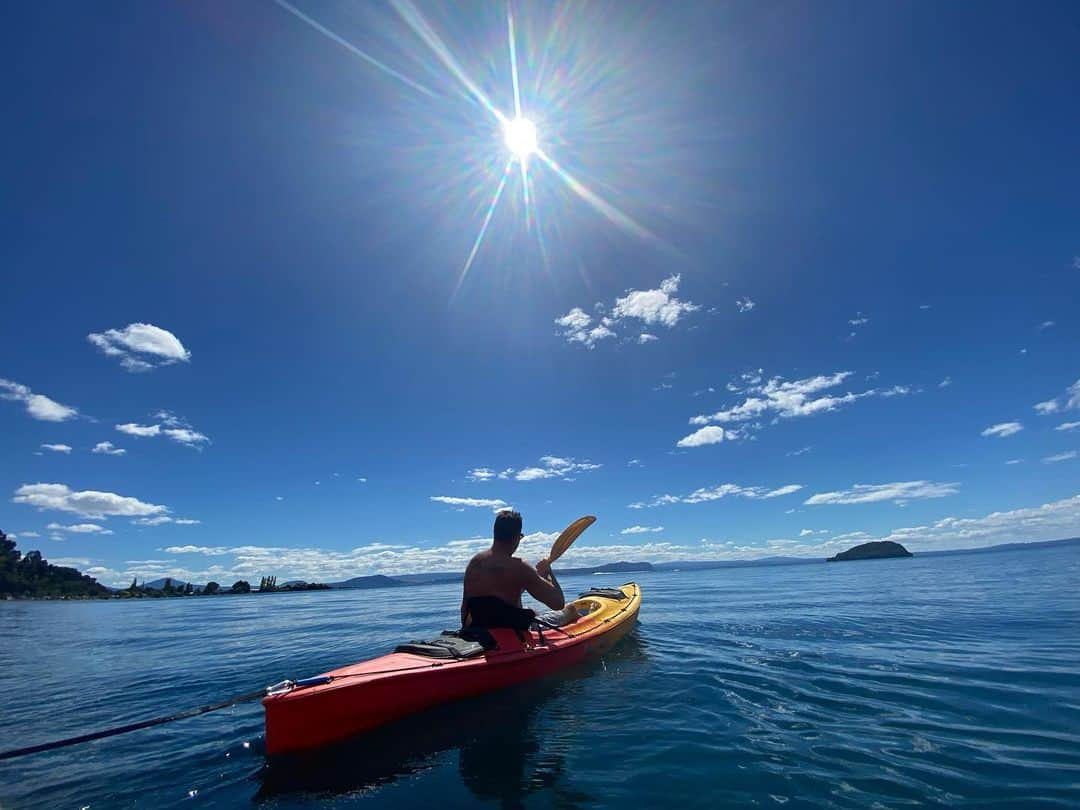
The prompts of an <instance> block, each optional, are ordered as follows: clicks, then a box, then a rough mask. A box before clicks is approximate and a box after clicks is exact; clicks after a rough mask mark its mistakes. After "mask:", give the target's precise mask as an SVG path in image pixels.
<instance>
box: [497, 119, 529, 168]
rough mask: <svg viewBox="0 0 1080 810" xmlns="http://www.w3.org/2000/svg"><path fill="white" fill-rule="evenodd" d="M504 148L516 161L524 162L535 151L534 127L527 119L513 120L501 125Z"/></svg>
mask: <svg viewBox="0 0 1080 810" xmlns="http://www.w3.org/2000/svg"><path fill="white" fill-rule="evenodd" d="M503 139H504V140H505V141H506V148H507V149H509V150H510V153H511V154H512V155H513V156H514V157H516V158H517V159H518V160H525V159H527V158H528V157H529V155H531V154H532V153H533V152H535V151H536V146H537V144H536V125H535V124H533V122H532V121H530V120H529V119H528V118H515V119H514V120H512V121H510V120H507V122H506V123H505V124H503Z"/></svg>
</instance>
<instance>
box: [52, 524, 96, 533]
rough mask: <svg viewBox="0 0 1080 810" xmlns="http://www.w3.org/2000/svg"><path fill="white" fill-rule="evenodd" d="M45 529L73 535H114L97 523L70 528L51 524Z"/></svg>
mask: <svg viewBox="0 0 1080 810" xmlns="http://www.w3.org/2000/svg"><path fill="white" fill-rule="evenodd" d="M45 528H46V529H48V530H49V531H53V532H71V533H72V534H112V530H111V529H106V528H105V527H104V526H99V525H97V524H96V523H74V524H72V525H70V526H62V525H60V524H59V523H50V524H49V525H48V526H46V527H45Z"/></svg>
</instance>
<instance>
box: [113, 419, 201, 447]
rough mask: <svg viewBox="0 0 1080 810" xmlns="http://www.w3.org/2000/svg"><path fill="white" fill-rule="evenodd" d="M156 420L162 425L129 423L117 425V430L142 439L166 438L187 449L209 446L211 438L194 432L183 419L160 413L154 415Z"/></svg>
mask: <svg viewBox="0 0 1080 810" xmlns="http://www.w3.org/2000/svg"><path fill="white" fill-rule="evenodd" d="M154 418H155V419H158V420H160V424H153V425H140V424H137V423H134V422H127V423H125V424H123V425H117V426H116V429H117V430H119V431H120V432H121V433H126V434H127V435H128V436H137V437H138V438H141V439H146V438H152V437H154V436H166V437H168V438H169V439H172V441H174V442H176V443H177V444H182V445H185V446H187V447H195V448H197V449H198V448H200V447H201V445H203V444H209V442H210V438H209V437H208V436H206V435H205V434H203V433H200V432H199V431H197V430H194V429H193V428H192V427H191V425H190V424H188V423H187V422H186V421H185V420H183V419H181V418H180V417H179V416H176V415H175V414H172V413H169V412H168V411H158V412H157V413H155V414H154Z"/></svg>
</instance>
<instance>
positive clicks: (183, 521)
mask: <svg viewBox="0 0 1080 810" xmlns="http://www.w3.org/2000/svg"><path fill="white" fill-rule="evenodd" d="M173 523H175V524H176V525H177V526H198V525H199V524H200V523H202V521H201V520H195V519H194V518H177V519H176V520H174V521H173Z"/></svg>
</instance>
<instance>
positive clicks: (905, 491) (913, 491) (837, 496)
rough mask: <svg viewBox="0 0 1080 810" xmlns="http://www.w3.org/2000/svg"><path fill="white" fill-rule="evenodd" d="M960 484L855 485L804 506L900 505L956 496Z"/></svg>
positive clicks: (815, 497)
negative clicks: (886, 503)
mask: <svg viewBox="0 0 1080 810" xmlns="http://www.w3.org/2000/svg"><path fill="white" fill-rule="evenodd" d="M958 486H959V484H957V483H956V482H952V483H947V484H941V483H935V482H933V481H897V482H895V483H892V484H855V485H854V486H852V487H851V489H844V490H838V491H836V492H820V493H818V494H817V495H811V496H810V497H809V498H807V499H806V500H805V501H803V504H804V505H806V506H817V505H820V504H863V503H878V502H880V501H893V502H894V503H897V504H900V503H902V502H905V501H909V500H914V499H916V498H944V497H946V496H947V495H955V494H956V492H957V489H956V488H957V487H958Z"/></svg>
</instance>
